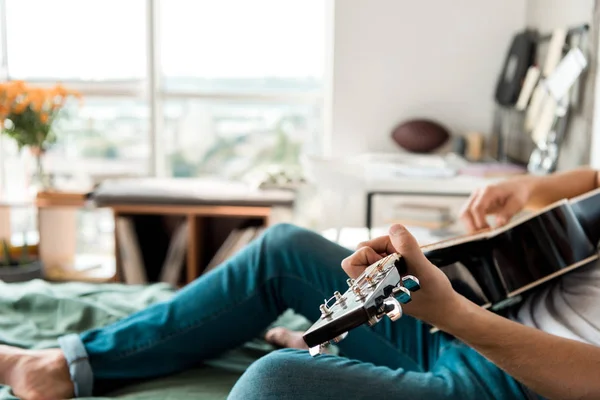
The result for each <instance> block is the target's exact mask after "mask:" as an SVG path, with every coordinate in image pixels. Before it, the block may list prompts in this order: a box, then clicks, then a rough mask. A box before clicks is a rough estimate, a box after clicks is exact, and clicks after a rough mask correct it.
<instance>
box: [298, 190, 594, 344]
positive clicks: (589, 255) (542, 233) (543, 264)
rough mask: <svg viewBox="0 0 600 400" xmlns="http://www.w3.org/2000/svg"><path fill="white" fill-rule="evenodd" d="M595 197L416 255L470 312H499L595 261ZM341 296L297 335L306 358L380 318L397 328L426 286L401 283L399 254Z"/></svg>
mask: <svg viewBox="0 0 600 400" xmlns="http://www.w3.org/2000/svg"><path fill="white" fill-rule="evenodd" d="M599 240H600V189H598V190H595V191H592V192H589V193H587V194H585V195H582V196H579V197H577V198H574V199H571V200H561V201H559V202H557V203H554V204H552V205H550V206H548V207H546V208H544V209H542V210H539V211H537V212H535V213H532V214H529V215H527V216H524V217H522V218H520V219H516V220H515V221H512V222H511V223H509V224H507V225H505V226H503V227H501V228H497V229H490V230H487V231H485V232H480V233H478V234H474V235H467V236H462V237H458V238H454V239H449V240H445V241H442V242H438V243H434V244H431V245H428V246H424V247H422V250H423V253H424V254H425V256H426V257H427V259H429V261H431V262H432V263H433V264H434V265H436V266H437V267H439V268H441V269H442V271H444V273H445V274H446V275H447V276H448V278H449V280H450V282H451V283H452V286H453V288H454V289H455V290H456V291H457V292H459V293H461V294H462V295H463V296H465V297H467V298H468V299H469V300H471V301H473V302H475V303H476V304H478V305H480V306H482V307H485V308H488V309H491V310H492V311H495V312H498V311H500V310H502V309H505V308H506V307H508V306H511V305H514V304H516V303H518V302H520V301H521V300H522V299H523V296H524V295H525V294H526V293H527V292H529V291H530V290H532V289H534V288H536V287H538V286H540V285H542V284H545V283H547V282H549V281H551V280H554V279H556V278H558V277H560V276H562V275H564V274H566V273H568V272H569V271H572V270H574V269H576V268H579V267H582V266H584V265H588V264H590V263H591V262H593V261H595V260H597V259H598V258H599V256H598V249H597V247H598V241H599ZM347 283H348V289H347V290H346V291H345V292H344V293H343V294H342V293H340V292H335V293H334V295H333V297H331V298H330V299H329V300H326V301H325V303H324V304H321V306H320V311H321V317H320V318H319V320H318V321H317V322H315V323H314V324H313V325H312V326H311V327H310V329H308V330H307V331H306V332H305V333H304V336H303V337H304V341H305V342H306V344H307V345H308V346H309V347H310V349H311V350H310V352H311V354H312V355H317V354H319V353H320V352H321V351H322V349H323V348H324V346H325V345H327V344H328V343H337V342H339V341H341V340H342V339H343V338H345V337H346V335H347V334H348V331H350V330H351V329H353V328H356V327H358V326H360V325H362V324H368V325H374V324H376V323H377V322H379V320H380V319H381V318H382V317H383V316H387V317H389V318H390V319H392V320H394V321H395V320H397V319H398V318H400V317H401V316H402V304H403V303H404V304H405V303H407V302H409V301H410V300H411V292H414V291H416V290H418V289H419V288H420V285H421V284H423V285H426V284H427V282H419V280H418V277H415V276H410V275H406V263H405V260H404V259H403V258H402V256H401V255H400V254H391V255H389V256H387V257H385V258H383V259H382V260H380V261H378V262H376V263H375V264H373V265H371V266H369V267H367V268H366V269H365V271H364V272H363V273H362V274H361V275H360V276H359V277H358V278H356V279H348V281H347Z"/></svg>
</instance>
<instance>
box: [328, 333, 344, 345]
mask: <svg viewBox="0 0 600 400" xmlns="http://www.w3.org/2000/svg"><path fill="white" fill-rule="evenodd" d="M346 336H348V332H344V333H341V334H339V335H337V336H336V337H334V338H333V339H331V340H330V343H331V344H336V343H339V342H341V341H342V340H344V339H346Z"/></svg>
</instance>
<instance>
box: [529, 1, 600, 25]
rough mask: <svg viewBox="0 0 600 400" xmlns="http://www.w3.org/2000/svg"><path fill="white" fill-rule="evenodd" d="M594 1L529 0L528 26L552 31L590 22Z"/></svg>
mask: <svg viewBox="0 0 600 400" xmlns="http://www.w3.org/2000/svg"><path fill="white" fill-rule="evenodd" d="M593 7H594V0H527V3H526V14H525V18H526V23H527V26H530V27H535V28H537V29H538V30H540V31H542V32H544V31H550V30H552V29H554V28H559V27H564V26H572V25H578V24H581V23H583V22H587V21H590V20H591V18H592V9H593Z"/></svg>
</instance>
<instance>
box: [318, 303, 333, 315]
mask: <svg viewBox="0 0 600 400" xmlns="http://www.w3.org/2000/svg"><path fill="white" fill-rule="evenodd" d="M319 310H321V318H325V317H329V316H330V315H331V310H330V309H329V307H327V305H326V304H321V305H320V306H319Z"/></svg>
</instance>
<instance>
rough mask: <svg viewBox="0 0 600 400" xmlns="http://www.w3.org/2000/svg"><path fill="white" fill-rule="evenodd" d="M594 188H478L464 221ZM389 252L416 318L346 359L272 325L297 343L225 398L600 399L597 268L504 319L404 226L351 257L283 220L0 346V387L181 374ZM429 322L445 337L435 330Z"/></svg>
mask: <svg viewBox="0 0 600 400" xmlns="http://www.w3.org/2000/svg"><path fill="white" fill-rule="evenodd" d="M598 186H600V182H599V177H598V173H597V172H596V171H594V170H591V169H587V168H582V169H578V170H573V171H570V172H564V173H559V174H555V175H552V176H546V177H533V176H524V177H517V178H513V179H510V180H508V181H504V182H503V183H498V184H495V185H492V186H489V187H487V188H484V189H481V190H478V191H477V192H475V193H473V195H472V196H471V197H470V199H469V201H468V202H467V204H466V206H465V208H464V210H463V212H462V219H463V221H464V222H465V224H466V226H467V228H468V229H469V230H470V231H478V230H481V229H486V228H487V227H488V223H487V219H486V217H487V216H490V215H491V216H494V217H495V220H496V223H497V224H500V225H502V224H506V223H507V222H508V221H509V220H510V219H511V218H512V217H513V216H514V215H515V214H516V213H517V212H519V211H520V210H522V209H523V208H525V207H530V206H544V205H547V204H550V203H552V202H554V201H557V200H560V199H562V198H572V197H574V196H578V195H581V194H583V193H585V192H588V191H591V190H593V189H595V188H597V187H598ZM395 252H398V253H400V254H401V255H402V256H403V257H404V258H405V259H406V264H407V268H408V273H409V274H412V275H415V276H417V277H418V278H419V280H420V281H421V283H422V289H421V290H419V291H418V292H415V293H414V295H413V300H412V302H410V303H408V304H406V305H405V306H404V311H405V313H406V314H408V315H410V317H404V318H402V319H400V320H398V321H397V322H391V321H390V320H387V319H385V320H382V321H381V322H380V323H379V324H376V325H374V326H372V327H369V326H366V325H362V326H359V327H358V328H356V329H355V330H354V331H353V332H352V335H349V336H348V338H346V339H345V340H344V341H343V342H341V343H340V344H339V348H340V352H341V356H335V355H328V354H324V355H319V356H317V357H315V358H312V357H311V356H310V355H309V354H308V352H307V351H306V350H303V349H301V348H303V347H305V346H304V344H303V343H302V339H301V338H302V333H301V332H290V331H286V330H284V329H281V328H279V329H277V328H275V330H271V331H269V332H268V333H267V335H266V338H267V339H268V340H269V341H271V342H273V343H275V344H278V345H281V346H282V347H295V348H296V349H283V350H279V351H275V352H273V353H271V354H269V355H267V356H265V357H263V358H261V359H259V360H258V361H256V362H255V363H254V364H253V365H252V366H250V368H249V369H248V370H247V371H246V372H245V373H244V375H243V376H242V377H241V378H240V379H239V380H238V382H237V383H236V385H235V386H234V387H233V389H232V391H231V393H230V396H229V398H231V399H245V400H248V399H338V398H339V399H346V398H351V399H371V398H382V399H392V398H397V399H477V400H481V399H531V398H542V397H544V398H556V399H584V398H589V399H598V398H600V379H598V376H600V347H599V346H600V307H598V306H597V304H598V302H600V268H598V267H597V265H589V266H585V267H582V268H580V269H577V270H575V271H573V272H570V273H568V274H567V275H565V276H563V277H561V278H560V279H559V280H557V281H555V282H554V283H553V284H552V285H550V286H547V287H545V288H543V289H539V290H537V291H535V292H534V293H533V294H532V295H530V296H529V298H528V299H527V300H526V301H525V303H523V305H521V306H520V308H519V309H518V310H517V312H516V313H515V316H514V317H513V318H504V317H501V316H498V315H496V314H494V313H492V312H490V311H488V310H486V309H484V308H481V307H479V306H477V305H476V304H474V303H472V302H470V301H469V300H467V299H466V298H465V297H463V296H461V295H460V294H458V293H457V292H455V291H454V290H453V289H452V286H451V285H450V282H449V280H448V278H447V277H446V275H445V274H444V273H443V272H442V271H441V270H440V269H439V268H437V267H436V266H434V265H433V264H431V263H430V262H429V261H428V260H427V259H426V258H425V257H424V255H423V253H422V251H421V250H420V248H419V246H418V244H417V242H416V240H415V239H414V237H413V236H411V234H410V233H409V232H408V231H407V230H406V229H405V228H404V227H403V226H401V225H394V226H392V227H391V228H390V230H389V235H387V236H382V237H378V238H375V239H373V240H370V241H367V242H363V243H361V244H360V245H359V247H358V249H357V250H356V251H355V252H354V253H351V252H350V251H349V250H347V249H345V248H343V247H340V246H338V245H336V244H334V243H331V242H329V241H327V240H326V239H324V238H322V237H321V236H320V235H318V234H316V233H313V232H310V231H307V230H303V229H300V228H297V227H294V226H291V225H277V226H275V227H272V228H270V229H269V230H268V231H267V232H266V233H265V234H264V235H263V236H262V237H261V238H260V239H257V240H255V241H254V242H252V243H251V244H250V245H249V246H247V247H246V248H245V249H243V250H242V251H241V252H239V253H238V254H237V255H236V256H234V257H233V258H231V259H229V260H227V261H226V262H225V263H224V264H223V265H221V266H220V267H219V268H216V269H215V270H213V271H211V272H210V273H207V274H206V275H203V276H202V277H200V278H198V279H197V280H196V281H195V282H194V283H192V284H190V285H188V286H186V287H185V288H183V289H182V290H180V291H178V292H177V293H176V294H175V295H174V296H173V297H172V298H171V299H170V300H168V301H166V302H162V303H158V304H154V305H152V306H150V307H148V308H147V309H144V310H142V311H139V312H137V313H135V314H132V315H130V316H129V317H127V318H125V319H123V320H120V321H117V322H115V323H113V324H111V325H108V326H105V327H103V328H99V329H94V330H91V331H87V332H83V333H81V334H72V335H68V336H64V337H61V338H60V339H59V344H60V348H57V349H47V350H35V351H33V350H23V349H18V348H15V347H9V346H1V347H0V383H3V384H6V385H10V386H11V387H12V389H13V392H14V393H15V395H16V396H18V397H20V398H24V399H62V398H70V397H72V396H90V395H92V394H94V393H98V392H99V391H101V390H102V386H103V384H104V383H105V382H107V381H112V383H113V384H114V383H117V384H118V383H119V382H121V383H123V384H124V383H125V382H126V381H127V380H131V379H146V378H152V377H157V376H161V375H166V374H172V373H175V372H178V371H182V370H184V369H187V368H190V367H193V366H195V365H197V364H199V363H202V361H203V360H206V359H209V358H212V357H215V356H217V355H219V354H220V353H222V352H224V351H226V350H229V349H231V348H233V347H236V346H238V345H241V344H243V343H244V342H246V341H247V340H249V339H251V338H253V337H256V336H257V335H259V334H260V333H261V332H262V331H263V330H264V329H265V328H267V327H268V326H269V324H270V323H271V322H273V321H274V320H275V319H276V318H277V316H278V315H280V314H281V313H282V312H284V311H285V310H286V309H288V308H292V309H294V310H295V311H296V312H298V313H300V314H303V315H304V316H306V317H307V318H308V319H310V320H313V321H315V320H317V319H318V318H319V315H320V313H319V305H320V304H321V302H322V300H323V298H324V297H325V296H326V295H327V294H330V293H333V292H334V291H335V290H336V289H338V288H340V287H343V286H344V285H345V281H346V279H347V275H349V276H350V277H357V276H358V275H360V274H361V272H362V271H363V270H364V269H365V268H366V267H367V266H369V265H371V264H372V263H374V262H377V261H378V260H380V259H381V258H382V257H384V256H385V255H386V254H391V253H395ZM340 262H341V265H342V268H340V267H339V265H340ZM421 321H424V322H426V323H427V324H430V325H433V326H435V327H437V328H439V329H440V330H441V331H442V332H441V333H437V334H430V333H429V329H428V328H427V327H426V325H425V324H423V323H422V322H421ZM298 348H300V349H298ZM113 386H114V385H113Z"/></svg>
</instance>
